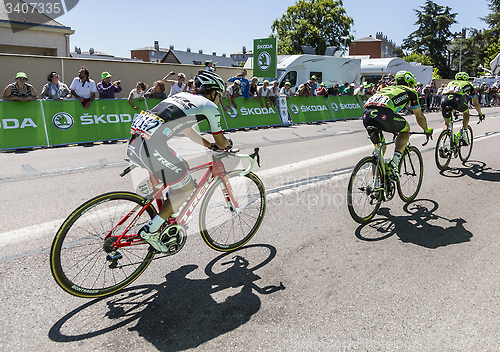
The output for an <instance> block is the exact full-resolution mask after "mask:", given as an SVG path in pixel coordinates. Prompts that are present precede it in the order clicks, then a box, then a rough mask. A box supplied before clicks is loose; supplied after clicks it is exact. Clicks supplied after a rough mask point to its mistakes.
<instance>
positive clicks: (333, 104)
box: [330, 101, 339, 112]
mask: <svg viewBox="0 0 500 352" xmlns="http://www.w3.org/2000/svg"><path fill="white" fill-rule="evenodd" d="M330 106H331V107H332V109H333V110H334V111H335V112H337V111H339V106H338V105H337V103H336V102H334V101H333V102H332V104H331V105H330Z"/></svg>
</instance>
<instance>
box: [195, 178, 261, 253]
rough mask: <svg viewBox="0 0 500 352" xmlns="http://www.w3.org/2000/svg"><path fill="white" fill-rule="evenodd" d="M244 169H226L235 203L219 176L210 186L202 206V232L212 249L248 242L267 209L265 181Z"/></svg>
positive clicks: (231, 247)
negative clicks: (245, 171)
mask: <svg viewBox="0 0 500 352" xmlns="http://www.w3.org/2000/svg"><path fill="white" fill-rule="evenodd" d="M242 171H243V170H234V171H231V172H228V173H227V175H226V176H227V178H228V180H229V183H230V185H231V190H232V194H233V197H234V199H235V201H236V203H237V208H236V207H235V204H232V202H231V201H230V200H229V198H228V192H229V191H228V190H227V189H226V187H225V185H224V183H223V182H222V180H221V178H220V177H219V178H218V179H217V180H216V181H215V182H214V183H213V184H212V185H211V186H210V188H209V189H208V191H207V194H206V196H205V198H204V199H203V202H202V203H201V208H200V217H199V223H200V233H201V236H202V238H203V240H204V241H205V242H206V243H207V244H208V245H209V246H210V247H212V248H213V249H215V250H218V251H222V252H229V251H232V250H235V249H237V248H240V247H241V246H243V245H244V244H245V243H247V242H248V241H249V240H250V239H251V238H252V237H253V235H255V233H256V232H257V230H258V229H259V226H260V224H261V223H262V219H263V218H264V213H265V212H266V192H265V190H264V185H263V184H262V181H261V180H260V179H259V178H258V177H257V175H255V174H254V173H252V172H250V173H248V174H246V175H241V172H242Z"/></svg>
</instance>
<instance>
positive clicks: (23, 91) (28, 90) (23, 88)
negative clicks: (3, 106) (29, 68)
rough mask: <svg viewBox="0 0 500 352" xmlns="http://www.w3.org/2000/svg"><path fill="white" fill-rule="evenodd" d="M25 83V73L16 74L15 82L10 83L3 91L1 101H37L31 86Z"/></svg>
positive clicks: (26, 78)
mask: <svg viewBox="0 0 500 352" xmlns="http://www.w3.org/2000/svg"><path fill="white" fill-rule="evenodd" d="M27 81H28V76H26V73H24V72H18V73H17V74H16V81H15V82H14V83H10V84H9V85H8V86H7V87H5V89H4V90H3V94H2V99H3V100H17V101H28V100H36V99H38V96H37V94H36V90H35V88H34V87H33V86H32V85H31V84H29V83H26V82H27Z"/></svg>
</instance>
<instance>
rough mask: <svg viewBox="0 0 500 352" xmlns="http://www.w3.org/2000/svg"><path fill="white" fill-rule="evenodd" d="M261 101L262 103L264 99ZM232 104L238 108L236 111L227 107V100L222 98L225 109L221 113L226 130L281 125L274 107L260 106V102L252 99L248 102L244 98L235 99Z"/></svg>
mask: <svg viewBox="0 0 500 352" xmlns="http://www.w3.org/2000/svg"><path fill="white" fill-rule="evenodd" d="M262 101H263V102H264V99H262ZM234 102H235V103H236V105H237V106H238V108H237V109H236V108H235V107H234V106H232V105H231V106H230V105H229V100H228V99H227V98H222V103H223V106H224V107H225V108H226V109H222V110H221V111H222V113H223V115H224V119H225V120H226V123H227V129H233V128H245V127H260V126H279V125H281V119H280V116H279V115H278V109H277V108H276V106H274V105H271V106H269V107H267V106H266V104H265V103H263V104H262V105H261V103H260V101H259V100H258V99H256V98H254V97H250V100H249V101H248V102H247V100H246V99H245V98H235V99H234ZM221 122H222V119H221ZM223 129H224V127H223Z"/></svg>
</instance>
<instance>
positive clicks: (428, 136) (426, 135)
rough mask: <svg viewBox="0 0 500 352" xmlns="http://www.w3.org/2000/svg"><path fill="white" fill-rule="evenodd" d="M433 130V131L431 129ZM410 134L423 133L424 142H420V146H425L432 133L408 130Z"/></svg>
mask: <svg viewBox="0 0 500 352" xmlns="http://www.w3.org/2000/svg"><path fill="white" fill-rule="evenodd" d="M432 132H434V131H432ZM411 134H425V137H426V139H425V142H424V143H422V147H425V146H426V145H427V143H429V139H432V133H425V132H410V135H411Z"/></svg>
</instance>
